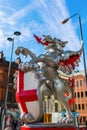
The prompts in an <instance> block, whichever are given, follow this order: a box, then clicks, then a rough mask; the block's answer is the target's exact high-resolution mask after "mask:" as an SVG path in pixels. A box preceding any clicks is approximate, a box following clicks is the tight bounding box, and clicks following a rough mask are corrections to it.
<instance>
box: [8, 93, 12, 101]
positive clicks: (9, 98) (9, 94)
mask: <svg viewBox="0 0 87 130" xmlns="http://www.w3.org/2000/svg"><path fill="white" fill-rule="evenodd" d="M7 101H8V102H11V101H12V92H8V99H7Z"/></svg>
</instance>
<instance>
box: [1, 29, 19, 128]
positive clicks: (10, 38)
mask: <svg viewBox="0 0 87 130" xmlns="http://www.w3.org/2000/svg"><path fill="white" fill-rule="evenodd" d="M20 35H21V33H20V32H18V31H16V32H14V34H13V36H12V37H8V38H7V40H8V41H10V42H12V48H11V56H10V62H9V68H8V79H7V84H6V96H5V104H4V111H3V115H2V130H4V125H5V114H6V106H7V98H8V87H9V76H10V71H11V63H12V56H13V48H14V39H15V36H20Z"/></svg>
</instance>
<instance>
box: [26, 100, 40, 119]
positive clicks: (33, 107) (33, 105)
mask: <svg viewBox="0 0 87 130" xmlns="http://www.w3.org/2000/svg"><path fill="white" fill-rule="evenodd" d="M26 107H27V109H28V111H29V113H31V114H32V115H33V117H34V118H35V119H37V118H38V115H39V111H40V110H39V102H38V101H33V102H26Z"/></svg>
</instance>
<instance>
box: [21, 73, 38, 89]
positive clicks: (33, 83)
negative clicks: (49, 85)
mask: <svg viewBox="0 0 87 130" xmlns="http://www.w3.org/2000/svg"><path fill="white" fill-rule="evenodd" d="M38 83H39V80H38V78H37V76H36V74H35V72H33V71H30V72H27V73H25V74H24V90H33V89H37V87H38Z"/></svg>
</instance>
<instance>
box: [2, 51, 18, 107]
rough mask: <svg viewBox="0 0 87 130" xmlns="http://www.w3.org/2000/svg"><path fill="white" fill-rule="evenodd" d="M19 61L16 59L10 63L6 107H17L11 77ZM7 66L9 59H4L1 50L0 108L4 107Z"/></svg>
mask: <svg viewBox="0 0 87 130" xmlns="http://www.w3.org/2000/svg"><path fill="white" fill-rule="evenodd" d="M19 62H20V59H19ZM19 62H18V59H17V61H15V62H12V63H11V71H10V76H9V84H8V85H9V86H8V98H7V107H17V105H16V100H15V92H16V90H15V89H14V88H13V79H14V77H13V74H14V73H15V71H16V70H17V69H18V63H19ZM8 68H9V61H6V60H5V57H4V55H3V52H0V108H3V107H4V102H5V96H6V85H7V81H8Z"/></svg>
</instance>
